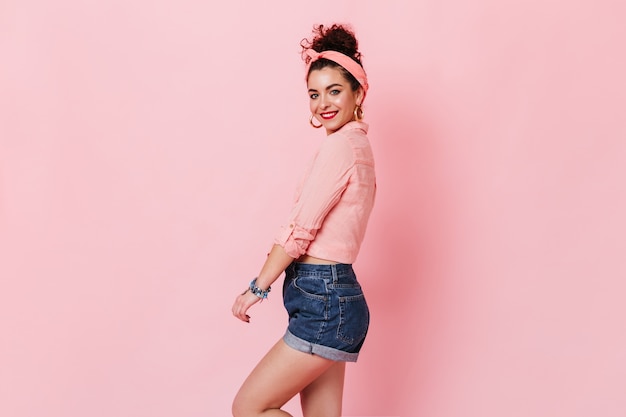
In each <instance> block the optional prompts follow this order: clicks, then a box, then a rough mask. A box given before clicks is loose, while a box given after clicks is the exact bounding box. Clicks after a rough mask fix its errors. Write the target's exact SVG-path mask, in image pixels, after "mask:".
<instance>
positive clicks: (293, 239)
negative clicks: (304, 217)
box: [274, 223, 315, 259]
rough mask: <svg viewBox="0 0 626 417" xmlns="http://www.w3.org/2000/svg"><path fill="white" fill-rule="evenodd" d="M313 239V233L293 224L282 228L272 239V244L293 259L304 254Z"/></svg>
mask: <svg viewBox="0 0 626 417" xmlns="http://www.w3.org/2000/svg"><path fill="white" fill-rule="evenodd" d="M314 238H315V232H314V231H311V230H307V229H304V228H302V227H300V226H298V225H296V224H294V223H291V224H290V225H288V226H282V227H281V228H280V231H279V232H278V233H277V234H276V237H275V238H274V243H276V244H277V245H280V246H282V247H283V249H284V250H285V252H286V253H287V255H289V256H291V257H292V258H294V259H297V258H299V257H300V256H301V255H304V254H305V253H306V250H307V248H308V247H309V244H310V243H311V242H312V241H313V239H314Z"/></svg>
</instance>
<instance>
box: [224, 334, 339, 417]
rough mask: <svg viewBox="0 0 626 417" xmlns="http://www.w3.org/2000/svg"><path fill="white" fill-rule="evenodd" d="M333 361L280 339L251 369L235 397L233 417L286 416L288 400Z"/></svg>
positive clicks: (326, 368)
mask: <svg viewBox="0 0 626 417" xmlns="http://www.w3.org/2000/svg"><path fill="white" fill-rule="evenodd" d="M334 363H335V362H333V361H331V360H328V359H324V358H322V357H320V356H317V355H310V354H308V353H303V352H300V351H297V350H295V349H293V348H291V347H289V346H287V344H285V342H284V341H283V340H282V339H281V340H279V341H278V342H277V343H276V344H275V345H274V347H272V349H270V351H269V352H268V353H267V354H266V355H265V357H264V358H263V359H261V362H259V364H258V365H257V366H256V367H255V368H254V369H253V370H252V373H251V374H250V376H248V378H247V379H246V380H245V381H244V383H243V385H242V386H241V388H240V389H239V392H238V393H237V395H236V396H235V400H234V402H233V416H234V417H288V416H290V414H289V413H287V412H285V411H282V410H280V407H282V406H283V405H284V404H285V403H286V402H287V401H289V400H290V399H291V398H292V397H294V396H295V395H296V394H297V393H299V392H300V391H302V390H303V389H304V388H305V387H306V386H307V385H309V384H311V382H313V381H314V380H315V379H317V377H319V376H320V375H322V374H324V373H325V372H326V371H327V370H328V369H329V368H331V367H332V366H333V364H334Z"/></svg>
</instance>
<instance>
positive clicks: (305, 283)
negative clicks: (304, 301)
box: [293, 276, 328, 301]
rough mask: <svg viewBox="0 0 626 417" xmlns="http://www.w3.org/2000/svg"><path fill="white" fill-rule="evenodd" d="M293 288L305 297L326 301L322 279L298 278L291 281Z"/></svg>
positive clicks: (324, 284)
mask: <svg viewBox="0 0 626 417" xmlns="http://www.w3.org/2000/svg"><path fill="white" fill-rule="evenodd" d="M293 286H294V287H295V288H297V289H298V291H300V293H301V294H302V295H304V296H305V297H308V298H312V299H315V300H320V301H325V300H326V299H327V295H328V292H327V291H326V282H325V281H324V280H323V279H320V278H310V277H307V276H299V277H296V278H295V279H294V280H293Z"/></svg>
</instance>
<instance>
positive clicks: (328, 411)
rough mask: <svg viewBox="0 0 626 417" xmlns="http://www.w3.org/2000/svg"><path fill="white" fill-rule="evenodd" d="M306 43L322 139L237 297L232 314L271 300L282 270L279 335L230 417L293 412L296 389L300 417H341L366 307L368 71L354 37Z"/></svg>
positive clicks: (335, 34) (328, 32)
mask: <svg viewBox="0 0 626 417" xmlns="http://www.w3.org/2000/svg"><path fill="white" fill-rule="evenodd" d="M313 33H314V36H313V39H312V40H311V41H308V40H306V39H305V40H303V41H302V44H301V45H302V48H303V56H304V57H305V62H306V63H307V70H306V81H307V89H308V94H309V98H310V108H311V118H310V120H309V122H310V123H311V125H312V126H313V127H315V128H321V127H323V128H324V129H325V130H326V134H327V136H326V137H325V138H324V140H323V142H322V144H321V146H320V148H319V151H318V152H317V154H316V155H315V157H314V159H313V162H312V164H311V165H310V166H309V168H308V170H307V171H306V173H305V176H304V179H303V180H302V182H301V183H300V185H299V187H298V190H297V196H296V200H295V203H294V206H293V209H292V211H291V215H290V218H289V220H288V222H287V223H286V224H285V226H283V227H282V228H281V229H280V231H279V232H278V234H277V235H276V238H275V240H274V246H273V248H272V250H271V252H270V254H269V255H268V257H267V260H266V262H265V264H264V265H263V267H262V269H261V272H260V273H259V276H258V277H257V278H255V279H254V280H253V281H252V282H251V283H250V286H249V288H247V289H246V291H244V292H243V293H242V294H240V295H239V296H237V298H236V300H235V303H234V304H233V308H232V311H233V315H234V316H235V317H237V318H239V319H240V320H243V321H245V322H249V320H250V316H248V314H247V312H248V309H249V308H250V307H251V306H252V305H253V304H255V303H257V302H258V301H260V300H261V299H263V298H266V297H267V293H268V292H269V291H270V286H271V285H272V284H273V283H274V281H275V280H276V279H277V278H278V277H279V276H280V274H281V273H282V272H283V271H284V272H285V281H284V284H283V301H284V304H285V308H286V309H287V312H288V314H289V325H288V328H287V331H286V333H285V336H284V337H283V338H282V339H281V340H279V341H278V342H277V343H276V344H275V345H274V347H272V348H271V349H270V351H269V352H268V353H267V354H266V355H265V357H264V358H263V359H262V360H261V361H260V362H259V364H258V365H257V366H256V367H255V368H254V370H253V371H252V373H251V374H250V376H249V377H248V378H247V379H246V381H245V382H244V383H243V385H242V387H241V388H240V390H239V392H238V393H237V396H236V397H235V400H234V402H233V415H234V416H235V417H257V416H264V417H270V416H274V417H278V416H290V414H289V413H287V412H285V411H283V410H281V409H280V408H281V407H282V406H283V405H284V404H285V403H286V402H287V401H289V400H290V399H291V398H292V397H294V396H295V395H296V394H298V393H299V394H300V400H301V404H302V412H303V415H304V416H305V417H334V416H336V417H339V416H340V415H341V403H342V396H343V382H344V374H345V363H346V362H355V361H356V360H357V357H358V355H359V351H360V349H361V346H362V345H363V341H364V340H365V335H366V333H367V329H368V325H369V310H368V307H367V304H366V302H365V298H364V296H363V292H362V290H361V287H360V285H359V283H358V281H357V279H356V276H355V274H354V271H353V269H352V263H353V262H354V261H355V259H356V257H357V254H358V252H359V248H360V245H361V242H362V240H363V236H364V235H365V228H366V226H367V221H368V218H369V215H370V212H371V210H372V206H373V204H374V197H375V194H376V178H375V174H374V158H373V155H372V150H371V147H370V144H369V141H368V138H367V136H366V134H367V128H368V126H367V125H366V124H365V123H363V122H362V119H363V110H362V109H361V106H362V104H363V100H364V99H365V95H366V93H367V89H368V84H367V77H366V74H365V71H364V70H363V67H362V65H361V61H360V57H361V54H360V53H359V51H358V43H357V40H356V38H355V36H354V34H353V33H352V32H351V31H350V30H349V29H348V28H346V27H344V26H341V25H333V26H331V27H329V28H327V27H324V26H322V25H319V26H317V27H316V28H315V29H314V32H313Z"/></svg>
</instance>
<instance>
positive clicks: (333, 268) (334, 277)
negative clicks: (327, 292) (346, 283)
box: [330, 264, 337, 284]
mask: <svg viewBox="0 0 626 417" xmlns="http://www.w3.org/2000/svg"><path fill="white" fill-rule="evenodd" d="M330 270H331V272H332V273H333V284H336V283H337V265H335V264H331V265H330Z"/></svg>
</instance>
